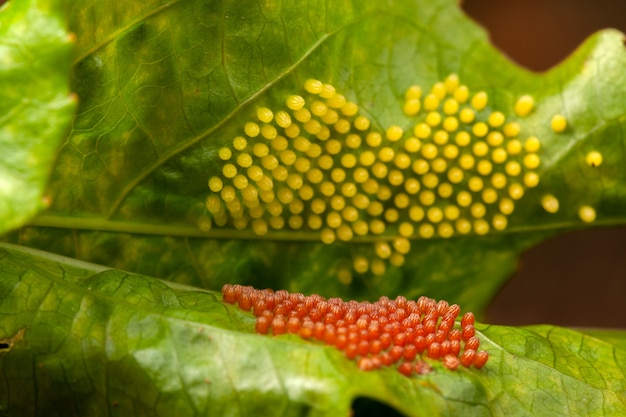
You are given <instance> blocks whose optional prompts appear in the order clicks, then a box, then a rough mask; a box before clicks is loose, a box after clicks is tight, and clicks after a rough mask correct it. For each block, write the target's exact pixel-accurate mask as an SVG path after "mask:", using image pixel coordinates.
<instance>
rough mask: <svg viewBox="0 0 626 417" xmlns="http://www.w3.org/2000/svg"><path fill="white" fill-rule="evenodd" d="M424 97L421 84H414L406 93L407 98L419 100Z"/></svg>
mask: <svg viewBox="0 0 626 417" xmlns="http://www.w3.org/2000/svg"><path fill="white" fill-rule="evenodd" d="M421 97H422V88H421V87H420V86H419V85H412V86H410V87H409V88H407V90H406V92H405V93H404V98H405V99H406V100H419V99H420V98H421Z"/></svg>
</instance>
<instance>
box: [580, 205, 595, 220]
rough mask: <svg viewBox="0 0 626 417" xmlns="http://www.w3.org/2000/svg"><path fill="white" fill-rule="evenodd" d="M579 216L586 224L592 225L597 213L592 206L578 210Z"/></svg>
mask: <svg viewBox="0 0 626 417" xmlns="http://www.w3.org/2000/svg"><path fill="white" fill-rule="evenodd" d="M578 216H579V217H580V219H581V220H582V221H583V222H585V223H592V222H593V221H594V220H595V219H596V211H595V209H594V208H593V207H591V206H581V207H580V209H579V210H578Z"/></svg>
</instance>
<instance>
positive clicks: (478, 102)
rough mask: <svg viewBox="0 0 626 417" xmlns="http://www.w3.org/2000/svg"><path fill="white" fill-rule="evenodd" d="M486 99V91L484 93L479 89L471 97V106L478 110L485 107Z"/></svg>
mask: <svg viewBox="0 0 626 417" xmlns="http://www.w3.org/2000/svg"><path fill="white" fill-rule="evenodd" d="M487 101H488V97H487V93H485V92H484V91H481V92H479V93H476V94H475V95H474V97H472V101H471V104H472V107H473V108H474V109H476V110H478V111H480V110H482V109H484V108H485V107H487Z"/></svg>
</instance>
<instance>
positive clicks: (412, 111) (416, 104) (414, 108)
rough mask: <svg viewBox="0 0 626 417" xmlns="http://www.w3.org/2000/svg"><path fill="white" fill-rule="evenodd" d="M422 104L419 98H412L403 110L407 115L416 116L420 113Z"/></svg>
mask: <svg viewBox="0 0 626 417" xmlns="http://www.w3.org/2000/svg"><path fill="white" fill-rule="evenodd" d="M421 107H422V105H421V103H420V101H419V100H417V99H411V100H407V101H406V102H405V103H404V107H403V111H404V114H406V115H407V116H414V115H416V114H417V113H419V111H420V109H421Z"/></svg>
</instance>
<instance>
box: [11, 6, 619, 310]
mask: <svg viewBox="0 0 626 417" xmlns="http://www.w3.org/2000/svg"><path fill="white" fill-rule="evenodd" d="M68 7H69V9H68V16H69V18H70V26H71V28H72V30H73V31H75V32H76V33H77V34H78V44H77V53H76V56H75V60H74V86H75V88H76V91H77V92H78V94H79V96H80V97H81V105H80V109H79V114H78V116H77V118H76V121H75V123H74V130H73V131H72V134H71V135H70V137H69V138H68V139H67V141H66V143H65V146H64V147H63V148H62V151H61V153H60V155H59V158H58V162H57V165H56V168H55V171H54V176H53V182H52V186H51V189H50V192H51V193H52V195H54V196H55V198H54V204H53V206H52V207H51V208H50V210H49V211H47V212H46V213H45V214H44V215H42V216H40V217H39V218H38V219H36V220H35V221H34V222H33V223H32V225H34V226H37V227H35V228H28V229H25V230H23V231H21V232H20V234H19V235H17V236H15V237H14V239H15V240H16V241H19V242H20V243H22V244H26V245H31V246H34V247H39V248H44V249H46V250H55V251H57V252H59V253H62V254H66V255H71V256H73V257H77V258H81V259H85V260H90V261H95V262H99V263H103V264H107V265H111V266H114V267H117V268H121V269H125V270H131V271H135V272H140V273H144V274H149V275H155V276H159V277H162V278H167V279H171V280H174V281H178V282H183V283H191V284H194V285H198V286H204V287H206V288H212V289H218V288H219V287H220V286H221V285H222V284H223V283H225V282H232V281H236V282H241V283H252V284H255V285H257V286H262V287H266V286H272V287H275V288H278V287H281V288H288V289H291V290H301V291H306V292H310V291H318V292H319V291H324V293H325V295H328V296H330V295H341V296H344V297H354V298H375V297H378V296H379V295H380V294H389V295H396V294H399V293H403V292H404V293H405V294H407V295H410V296H414V295H417V294H428V295H430V296H432V297H436V298H447V299H449V300H450V301H453V302H458V303H461V304H463V305H465V306H467V307H469V308H472V309H475V310H477V311H480V310H482V309H483V308H484V306H485V305H486V303H487V302H488V301H489V300H490V299H491V297H492V295H493V294H494V293H495V292H496V291H497V290H498V289H499V287H500V286H501V285H502V283H503V282H504V281H505V280H506V278H507V277H508V276H510V274H511V273H512V272H513V270H514V268H515V266H516V262H517V257H518V255H519V253H520V252H521V251H523V250H525V249H526V248H528V247H530V246H532V245H533V244H535V243H537V242H539V241H540V240H542V239H544V238H546V237H547V236H550V235H553V234H554V233H557V232H559V231H562V230H566V229H572V228H582V227H586V226H587V224H586V223H584V222H583V221H581V219H580V218H579V215H578V211H579V209H580V208H581V206H583V205H585V206H589V207H593V208H595V212H596V214H597V220H596V222H595V224H602V225H613V224H621V223H623V222H624V216H623V213H624V212H625V210H624V209H625V199H624V197H623V195H624V187H623V184H624V183H625V181H624V175H625V174H624V171H623V169H622V166H623V154H622V152H621V147H622V146H623V137H622V136H623V135H622V133H621V132H622V127H623V123H624V115H626V108H625V107H626V104H625V102H624V101H623V100H622V97H624V94H625V93H626V91H625V90H626V83H624V75H623V71H621V70H620V68H623V66H624V65H625V64H626V62H625V61H626V57H625V55H624V51H623V44H622V35H621V34H619V33H617V32H614V31H606V32H601V33H598V34H596V35H594V36H593V37H592V38H590V39H589V40H588V41H587V42H586V43H585V44H584V45H583V46H582V47H581V48H580V49H579V50H578V51H577V52H576V54H575V55H573V56H572V57H570V58H569V59H568V60H567V62H565V63H564V64H562V65H561V66H560V67H558V68H556V69H554V70H552V71H550V72H549V73H546V74H533V73H529V72H527V71H524V70H522V69H520V68H518V67H516V66H515V65H514V64H512V63H511V62H509V61H507V60H506V59H505V58H503V57H502V55H501V54H500V53H499V52H498V51H496V50H495V49H494V48H493V47H492V46H491V45H490V43H489V41H488V39H487V36H486V35H485V33H484V32H483V31H482V30H480V29H479V28H478V27H476V25H475V24H473V23H472V22H471V21H470V20H469V19H468V18H467V17H466V16H465V15H464V14H463V13H462V12H461V11H460V10H459V9H458V7H457V2H455V1H452V0H437V1H433V0H397V1H392V2H388V3H386V4H385V5H380V4H379V3H376V2H373V3H368V4H366V5H364V4H362V2H350V1H345V2H340V3H339V4H335V3H333V7H326V5H325V3H321V2H311V1H306V2H304V1H298V2H285V3H271V4H265V5H259V4H257V3H253V2H244V3H242V2H233V3H222V2H216V1H210V0H195V1H188V2H169V3H164V4H161V3H159V2H124V3H120V4H116V5H115V6H114V7H115V13H111V10H110V3H109V2H106V1H104V0H100V1H95V2H83V1H76V2H71V4H70V5H69V6H68ZM450 73H457V74H458V75H459V77H460V80H461V82H462V83H464V84H466V85H467V86H468V87H469V89H470V90H471V92H473V93H474V92H478V91H485V92H487V93H488V96H489V102H488V105H487V108H486V109H485V110H484V111H482V112H478V115H477V118H478V120H485V119H486V118H487V117H488V115H489V114H490V112H493V111H500V112H502V113H503V115H504V116H506V117H507V119H508V120H516V121H519V123H520V125H521V133H520V139H521V140H522V141H524V140H525V139H526V138H527V137H528V136H530V135H536V136H537V137H538V138H539V139H540V143H541V149H540V150H539V151H538V153H537V155H538V156H539V157H540V159H541V163H540V165H539V167H538V168H537V169H536V170H535V171H534V172H536V173H537V174H538V175H539V178H540V183H539V185H538V186H537V187H535V188H527V189H526V190H525V194H524V196H523V198H521V199H520V200H519V201H515V210H514V212H513V213H512V214H510V215H508V217H507V221H508V225H507V227H506V228H505V229H504V230H503V231H498V230H495V229H494V227H493V225H491V229H490V230H489V232H488V233H487V234H486V235H485V236H479V235H477V234H474V233H470V234H469V235H460V234H459V233H454V234H453V235H452V236H451V237H449V238H443V237H442V235H441V234H440V233H439V232H438V229H435V234H434V236H433V237H431V238H424V236H425V235H423V234H420V233H419V227H420V226H422V225H423V224H425V223H427V222H425V221H415V222H413V224H414V225H415V229H416V232H415V233H414V235H413V236H412V237H411V251H410V252H409V253H408V254H407V255H406V256H405V263H404V265H403V266H402V267H397V266H393V265H392V264H391V263H389V262H387V261H385V265H386V272H385V273H384V274H383V275H376V274H373V273H372V272H371V269H370V270H369V271H368V272H365V273H360V272H357V271H355V270H354V268H353V263H354V262H355V260H358V259H360V258H359V257H363V258H365V259H367V260H370V261H372V262H373V261H374V260H375V259H376V255H375V251H374V247H373V246H374V245H373V244H374V243H375V242H391V241H392V240H393V239H394V238H395V237H396V236H397V234H398V228H397V224H391V223H389V222H387V230H386V232H385V233H383V234H382V235H380V236H377V235H373V234H371V233H369V234H367V235H366V236H364V237H359V236H356V237H354V238H353V239H352V241H351V242H347V243H344V242H340V241H338V242H336V243H333V244H331V245H325V244H322V243H320V235H319V231H312V230H309V229H307V228H304V229H300V230H288V228H285V229H283V230H280V231H273V230H270V231H269V232H268V233H267V234H266V235H264V236H263V237H259V236H258V235H256V234H255V233H253V232H252V231H251V228H250V226H249V224H250V223H249V224H248V227H247V228H246V229H245V230H236V229H235V228H233V223H232V222H230V223H228V224H227V225H226V227H217V226H216V225H215V224H213V227H212V228H211V230H207V228H208V227H209V225H210V224H211V223H212V220H211V217H212V216H211V214H210V213H209V212H208V210H207V207H206V198H207V197H208V196H209V195H210V194H211V193H212V192H211V191H210V190H209V187H208V186H207V181H208V180H209V179H210V178H211V177H212V176H219V175H221V172H222V168H223V165H224V161H222V160H221V159H220V157H219V155H218V151H219V150H220V149H221V148H222V147H232V141H233V138H235V137H236V136H238V135H243V134H244V125H245V123H247V122H249V121H251V120H256V111H257V109H258V108H259V107H261V106H269V107H270V108H272V109H274V111H277V110H279V109H281V108H283V109H284V108H285V100H286V98H287V97H288V96H289V95H290V94H304V89H303V84H304V82H305V80H307V79H309V78H317V79H320V80H322V81H324V82H329V83H332V84H333V85H334V86H335V87H336V88H337V91H339V92H341V93H342V94H344V95H345V96H346V97H347V98H348V99H349V100H353V101H354V102H355V103H357V104H358V105H359V106H360V109H361V113H360V114H363V115H365V116H367V117H368V118H369V119H370V120H371V128H370V130H371V131H377V132H381V133H384V131H385V130H386V129H387V128H388V127H389V126H391V125H394V124H395V125H398V126H401V127H402V128H404V130H405V132H411V131H412V129H413V127H414V125H415V124H416V123H417V122H420V121H423V120H424V117H425V113H424V112H421V113H419V114H418V116H416V117H407V116H406V115H405V114H404V113H403V112H402V108H403V105H404V93H405V91H406V89H407V88H408V87H409V86H411V85H413V84H419V85H421V86H422V88H423V89H424V90H425V91H427V90H429V89H430V87H431V86H432V85H433V84H434V83H436V82H438V81H442V80H444V79H445V77H446V76H447V75H448V74H450ZM524 94H530V95H532V96H533V97H534V100H535V109H534V111H532V112H531V113H530V115H529V116H528V117H518V116H517V115H516V114H515V113H514V112H513V108H514V105H515V102H516V100H517V99H518V97H520V96H522V95H524ZM557 113H561V114H563V115H565V117H566V119H567V121H568V123H569V124H568V128H567V129H566V130H565V132H563V133H555V132H554V131H552V130H551V128H550V119H551V118H552V116H553V115H554V114H557ZM292 118H293V117H292ZM407 135H408V133H407ZM305 136H307V137H309V138H311V139H312V140H314V141H317V139H314V138H313V137H312V135H305ZM255 141H261V142H262V141H266V140H265V139H252V138H249V142H250V145H252V142H255ZM428 141H432V138H430V139H427V140H424V144H425V143H427V142H428ZM473 141H474V142H477V141H479V140H478V139H477V138H474V139H473ZM507 141H509V139H507ZM317 142H319V143H320V144H321V145H324V143H322V142H321V141H317ZM449 143H452V139H449ZM400 145H401V143H400V142H395V143H391V146H392V147H394V148H395V149H396V151H399V150H400V149H401V147H400ZM324 146H325V145H324ZM367 149H368V146H367V145H366V144H365V141H363V143H362V145H361V147H360V148H359V149H358V150H357V151H355V152H356V153H357V154H358V153H361V152H363V151H364V150H367ZM466 149H467V150H462V153H471V151H470V150H469V149H470V148H469V147H467V148H466ZM591 150H597V151H600V152H602V154H603V155H604V163H603V164H602V165H601V166H598V167H590V166H588V165H587V164H586V162H585V157H586V154H587V153H588V152H589V151H591ZM439 152H442V148H441V149H440V150H439ZM524 152H526V151H524ZM522 155H523V153H522ZM516 158H517V159H518V160H520V161H522V159H521V156H519V157H515V158H514V157H511V158H510V159H511V160H513V159H516ZM312 159H314V158H312ZM478 159H480V158H478ZM457 162H458V161H457V160H455V159H452V160H450V162H449V165H450V166H452V164H456V163H457ZM477 162H478V161H477ZM495 165H496V168H495V170H496V171H502V170H503V168H502V166H500V165H498V164H495ZM392 167H393V166H392ZM523 170H524V171H532V170H531V169H527V168H526V167H525V166H523ZM348 171H349V170H348ZM268 174H269V173H268ZM370 175H371V174H370ZM471 175H475V172H473V171H472V170H471V169H469V170H468V171H467V172H466V173H465V179H464V180H463V181H462V182H461V183H460V184H459V185H455V186H454V187H453V191H454V193H458V192H460V191H461V190H462V189H466V188H467V186H468V184H467V180H468V178H469V177H470V176H471ZM405 176H406V178H409V177H415V178H417V179H418V180H420V181H423V180H424V178H423V176H421V175H416V174H415V173H413V171H411V170H407V171H406V172H405ZM439 181H440V182H445V181H448V180H447V179H446V173H445V172H444V173H441V175H440V180H439ZM490 181H491V179H490V177H489V176H485V182H486V184H489V182H490ZM507 181H508V184H507V186H505V188H503V189H501V190H498V191H497V195H498V199H499V200H498V202H501V201H502V200H503V199H504V198H505V196H506V194H507V193H508V192H509V191H508V186H509V185H510V184H511V183H517V184H523V182H522V180H521V176H518V177H515V178H513V175H510V176H509V177H507ZM275 182H276V184H278V181H275ZM70 184H71V185H70ZM277 187H278V185H277ZM422 188H427V187H426V186H424V185H422ZM392 191H393V193H394V194H396V195H397V194H398V193H400V192H402V187H401V186H398V187H396V186H393V187H392ZM546 195H552V196H554V197H555V198H556V199H558V201H559V202H560V210H559V211H558V212H557V213H556V214H551V213H548V212H547V211H546V210H544V209H543V208H542V206H541V201H542V198H543V197H544V196H546ZM518 196H519V195H518ZM473 198H474V200H475V201H476V200H480V199H481V198H482V194H481V193H480V192H476V193H474V194H473ZM377 199H379V198H378V197H377V196H374V195H370V201H374V200H377ZM383 202H384V201H383ZM412 202H413V203H412V204H414V205H420V204H421V203H420V202H419V201H417V198H416V197H412ZM327 203H329V202H327ZM450 204H452V205H454V204H456V202H455V200H454V199H453V198H452V197H450V198H447V199H446V198H443V197H442V198H438V199H437V201H436V203H435V205H436V206H438V207H440V208H445V206H446V205H450ZM384 205H385V206H387V208H389V207H391V206H392V205H393V202H392V201H391V200H390V201H386V202H384ZM497 205H498V204H497V203H493V204H486V206H487V217H486V220H487V223H486V224H487V225H488V226H489V224H490V223H492V220H493V215H494V213H496V212H497V211H498V210H499V209H498V208H497ZM426 208H428V207H426ZM288 211H289V208H288V207H287V205H285V207H284V208H283V212H284V213H285V214H284V221H285V223H287V222H288V220H289V218H288V217H289V216H287V212H288ZM461 213H462V217H468V218H470V219H471V220H472V221H473V222H474V221H476V219H472V218H471V216H472V215H471V214H469V209H465V208H464V209H463V210H461ZM310 216H311V211H310V210H309V208H308V206H307V207H306V208H305V211H304V216H303V219H304V220H305V221H307V220H308V219H309V218H310ZM361 216H362V218H364V219H366V220H368V221H369V220H371V219H372V216H370V215H369V214H367V213H364V212H362V213H361ZM401 216H403V217H402V218H406V213H405V211H402V210H401ZM505 217H506V216H505ZM265 218H266V220H269V216H267V215H266V217H265ZM477 224H478V223H474V225H473V226H474V227H476V225H477ZM484 225H485V223H483V226H484ZM434 226H435V227H436V228H438V227H439V224H438V223H437V224H435V225H434ZM449 226H454V223H453V222H450V224H449V225H448V226H446V227H448V228H449ZM51 228H55V229H51ZM56 229H60V230H56ZM474 230H475V229H474ZM483 231H484V230H483ZM481 233H482V232H481ZM164 253H166V255H163V254H164ZM286 255H287V256H286ZM377 262H378V261H377ZM379 266H380V265H379Z"/></svg>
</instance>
